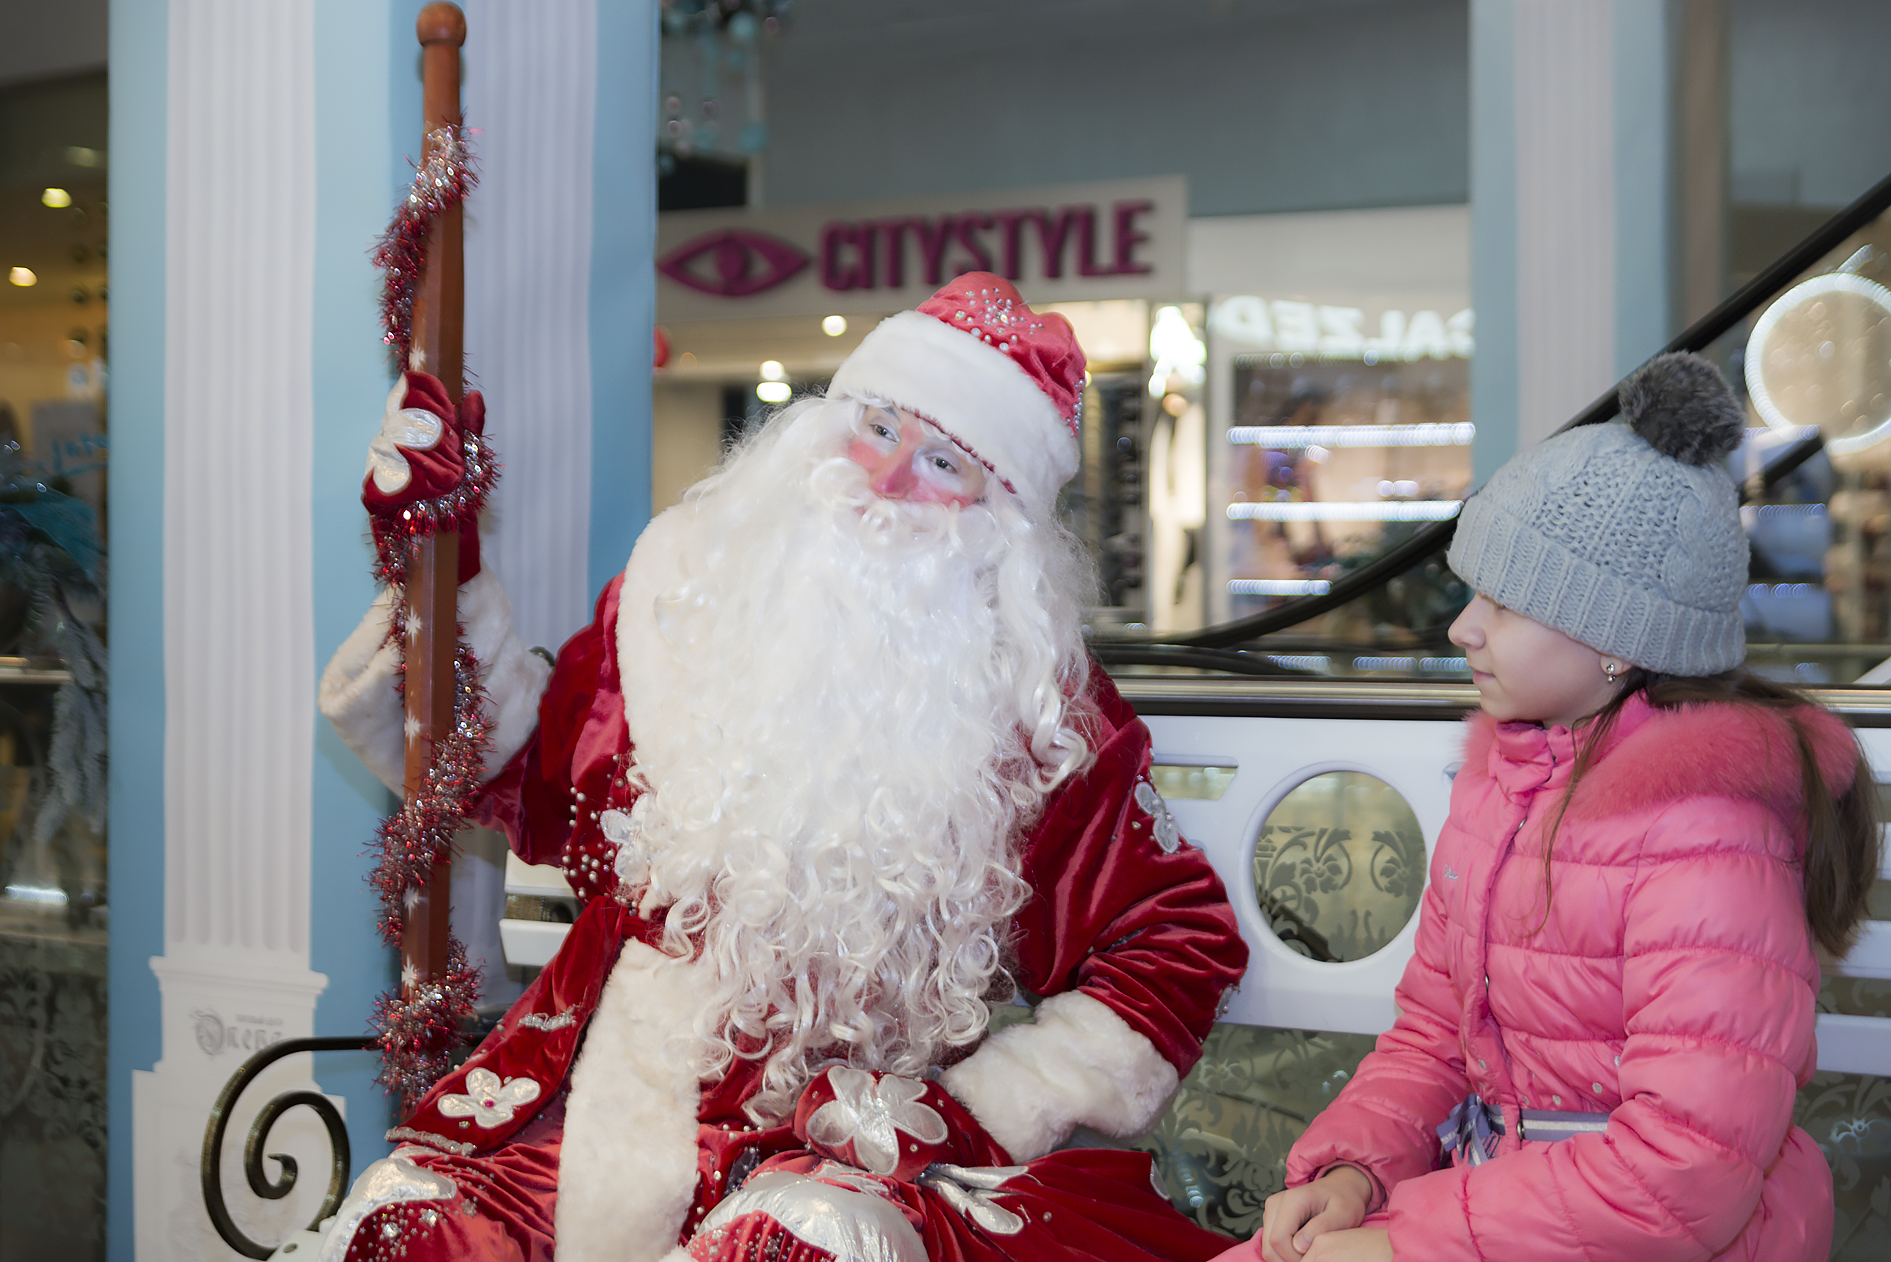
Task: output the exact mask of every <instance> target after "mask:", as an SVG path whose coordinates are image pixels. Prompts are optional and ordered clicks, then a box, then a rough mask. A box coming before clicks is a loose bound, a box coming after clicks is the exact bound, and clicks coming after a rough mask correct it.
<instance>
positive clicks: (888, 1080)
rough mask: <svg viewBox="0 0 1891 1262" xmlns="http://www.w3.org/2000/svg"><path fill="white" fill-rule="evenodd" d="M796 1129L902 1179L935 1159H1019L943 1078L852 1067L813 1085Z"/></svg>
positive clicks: (829, 1151) (812, 1144) (859, 1163)
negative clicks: (934, 1079) (949, 1090)
mask: <svg viewBox="0 0 1891 1262" xmlns="http://www.w3.org/2000/svg"><path fill="white" fill-rule="evenodd" d="M794 1133H795V1134H796V1135H797V1136H798V1137H799V1138H800V1139H801V1140H802V1141H803V1142H805V1143H806V1144H807V1146H808V1148H809V1149H810V1150H811V1151H813V1152H815V1153H817V1154H819V1155H821V1156H823V1157H827V1158H830V1159H831V1160H834V1161H839V1162H842V1163H844V1164H846V1165H850V1166H853V1167H855V1168H856V1169H860V1170H865V1171H867V1172H868V1173H870V1174H879V1175H886V1176H888V1177H891V1178H894V1179H899V1180H901V1181H902V1182H911V1181H912V1180H914V1179H916V1178H918V1177H919V1174H920V1172H921V1171H922V1170H924V1169H925V1168H926V1167H927V1166H929V1165H931V1164H933V1163H934V1162H935V1161H946V1162H951V1163H952V1164H953V1165H960V1166H1003V1165H1009V1164H1011V1155H1010V1154H1009V1153H1007V1152H1006V1151H1005V1150H1004V1149H1003V1148H1001V1147H1000V1146H999V1144H998V1141H997V1140H995V1139H993V1138H992V1137H991V1136H990V1135H988V1134H987V1133H986V1132H985V1128H984V1127H983V1126H980V1125H979V1124H978V1120H977V1119H976V1118H974V1117H973V1116H972V1115H971V1114H970V1113H968V1112H966V1110H965V1106H964V1105H962V1104H960V1103H959V1102H958V1101H957V1100H954V1099H953V1098H952V1097H951V1096H950V1095H948V1094H946V1090H945V1088H944V1087H941V1086H940V1085H939V1084H938V1083H936V1082H921V1081H919V1080H918V1079H916V1078H900V1077H897V1076H895V1075H893V1074H875V1073H868V1072H867V1071H866V1070H864V1069H853V1068H850V1067H848V1066H845V1065H834V1066H830V1067H829V1068H827V1069H825V1070H822V1071H821V1073H820V1074H819V1075H817V1076H816V1077H815V1078H814V1080H813V1081H811V1082H809V1083H808V1085H807V1087H806V1089H804V1090H803V1091H802V1093H801V1101H800V1103H799V1104H797V1105H796V1106H795V1111H794Z"/></svg>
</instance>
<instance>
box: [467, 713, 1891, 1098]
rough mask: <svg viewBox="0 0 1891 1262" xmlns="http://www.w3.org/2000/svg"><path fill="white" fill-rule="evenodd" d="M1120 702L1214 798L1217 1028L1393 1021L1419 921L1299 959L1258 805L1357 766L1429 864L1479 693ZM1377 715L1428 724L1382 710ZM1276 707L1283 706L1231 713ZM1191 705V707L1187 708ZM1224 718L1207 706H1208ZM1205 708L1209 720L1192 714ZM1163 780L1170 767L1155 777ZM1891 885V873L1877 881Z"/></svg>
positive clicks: (1846, 968) (1885, 962)
mask: <svg viewBox="0 0 1891 1262" xmlns="http://www.w3.org/2000/svg"><path fill="white" fill-rule="evenodd" d="M1120 682H1121V687H1122V690H1123V692H1124V695H1125V696H1127V697H1128V698H1129V699H1130V700H1131V702H1132V703H1133V704H1135V705H1136V706H1137V708H1138V710H1139V711H1141V712H1142V714H1143V718H1144V720H1145V721H1146V722H1147V723H1148V724H1149V727H1150V730H1151V732H1152V734H1153V735H1154V738H1155V749H1156V762H1157V764H1158V766H1159V767H1166V768H1170V769H1179V770H1180V771H1182V772H1183V773H1184V775H1186V772H1187V771H1189V770H1202V769H1212V771H1210V772H1209V774H1208V779H1210V780H1212V781H1213V782H1214V786H1215V788H1216V789H1218V790H1219V792H1218V793H1217V794H1216V795H1215V796H1208V795H1206V794H1204V795H1203V796H1200V797H1187V796H1181V795H1178V794H1175V793H1174V792H1172V791H1171V793H1170V794H1169V796H1168V798H1167V801H1168V805H1169V809H1170V811H1171V812H1173V814H1174V815H1175V819H1176V822H1177V824H1178V825H1180V827H1181V830H1182V834H1183V835H1184V836H1185V837H1187V838H1188V839H1189V840H1190V841H1192V842H1194V843H1195V844H1196V845H1198V846H1200V847H1201V848H1202V850H1203V851H1204V852H1205V853H1206V854H1207V855H1208V857H1209V859H1210V860H1211V861H1212V862H1213V863H1214V865H1215V870H1216V871H1217V872H1219V873H1220V874H1221V878H1222V881H1223V882H1224V883H1225V884H1226V886H1227V888H1228V894H1229V897H1230V899H1231V900H1232V901H1233V903H1234V907H1235V910H1236V913H1237V915H1238V916H1239V918H1240V923H1241V932H1242V936H1243V937H1245V938H1246V939H1247V943H1248V949H1249V952H1250V957H1249V965H1248V973H1247V977H1246V979H1245V980H1244V981H1243V983H1242V985H1241V988H1240V990H1239V991H1237V992H1236V993H1235V995H1234V996H1233V998H1232V1002H1231V1005H1230V1007H1229V1008H1228V1011H1227V1013H1226V1014H1225V1016H1224V1018H1223V1019H1224V1020H1227V1021H1232V1022H1236V1023H1239V1024H1242V1025H1255V1026H1271V1027H1276V1028H1281V1029H1298V1030H1330V1031H1337V1032H1341V1033H1352V1034H1377V1033H1379V1032H1381V1031H1383V1030H1385V1029H1386V1028H1387V1027H1388V1026H1390V1025H1391V1024H1392V1019H1393V1005H1392V991H1393V987H1394V986H1395V985H1396V984H1397V982H1398V979H1399V975H1400V973H1401V972H1403V970H1404V968H1405V962H1406V960H1407V959H1409V958H1410V956H1411V952H1412V943H1413V939H1414V937H1415V935H1416V932H1417V917H1416V916H1414V917H1413V918H1412V919H1411V920H1410V921H1408V922H1407V923H1406V925H1405V927H1404V928H1403V929H1402V930H1401V931H1399V933H1398V934H1397V935H1396V936H1394V937H1393V938H1392V940H1391V941H1390V942H1389V943H1388V944H1387V945H1386V946H1385V947H1383V948H1382V949H1380V950H1379V951H1377V952H1375V953H1374V954H1372V955H1370V956H1367V957H1366V958H1364V959H1359V960H1349V961H1345V962H1342V963H1328V962H1321V961H1316V960H1312V959H1309V958H1307V957H1306V956H1304V955H1301V954H1298V953H1296V952H1295V951H1293V950H1292V949H1290V948H1288V947H1287V946H1285V945H1283V944H1282V942H1281V941H1280V939H1279V938H1278V937H1276V936H1275V934H1274V933H1273V932H1272V930H1270V929H1269V928H1268V923H1267V917H1266V915H1265V914H1264V913H1263V911H1262V909H1261V904H1260V899H1259V896H1258V895H1257V893H1256V891H1255V888H1254V866H1253V849H1254V843H1255V839H1256V838H1257V837H1258V836H1259V834H1260V830H1261V828H1262V825H1263V824H1264V822H1265V821H1266V820H1267V817H1268V814H1269V812H1271V811H1272V810H1273V808H1274V807H1275V805H1277V804H1278V803H1279V802H1280V800H1281V799H1282V798H1283V797H1285V796H1286V795H1287V793H1289V792H1290V791H1291V790H1292V789H1294V788H1295V787H1296V786H1298V785H1300V784H1301V783H1303V782H1305V781H1306V780H1308V779H1311V778H1312V777H1314V776H1316V775H1319V774H1321V773H1322V772H1327V771H1360V772H1365V773H1367V774H1369V775H1372V776H1375V777H1377V778H1378V779H1379V780H1382V781H1384V782H1385V783H1386V784H1388V785H1390V786H1391V787H1392V788H1393V789H1395V790H1397V791H1398V793H1399V794H1400V796H1402V797H1403V798H1404V799H1405V801H1406V802H1407V804H1409V805H1410V806H1411V808H1412V812H1413V814H1414V815H1415V816H1416V817H1417V819H1418V823H1419V826H1420V828H1421V829H1422V830H1423V832H1424V835H1425V849H1426V854H1427V855H1428V856H1429V854H1430V852H1431V849H1432V847H1433V846H1434V845H1435V844H1436V843H1437V838H1438V830H1439V828H1440V827H1441V826H1442V825H1443V823H1444V819H1445V813H1446V811H1447V809H1448V807H1449V803H1450V791H1451V779H1450V775H1451V772H1452V770H1454V768H1455V764H1456V763H1457V762H1458V761H1459V746H1460V743H1461V741H1462V733H1461V724H1460V721H1459V718H1458V717H1457V716H1458V715H1459V714H1460V713H1461V712H1462V711H1463V710H1464V708H1465V707H1466V706H1468V705H1469V704H1472V703H1473V702H1474V700H1475V694H1474V693H1473V691H1472V690H1471V689H1470V688H1469V687H1468V686H1464V685H1423V684H1413V685H1384V684H1376V685H1375V684H1357V683H1346V684H1342V682H1341V681H1319V682H1317V683H1313V682H1308V683H1299V682H1296V683H1294V684H1282V683H1279V682H1277V681H1265V682H1256V681H1243V680H1220V679H1214V680H1189V679H1180V678H1162V679H1135V678H1131V679H1127V680H1124V681H1120ZM1825 699H1826V700H1828V701H1829V702H1831V703H1833V704H1835V705H1837V706H1838V707H1839V708H1840V709H1841V710H1843V711H1845V712H1847V714H1848V717H1850V718H1851V719H1852V720H1853V721H1854V722H1857V723H1861V724H1862V723H1865V722H1873V721H1877V722H1886V721H1891V698H1884V699H1882V700H1881V699H1880V698H1878V697H1876V696H1874V695H1873V694H1871V693H1869V692H1864V691H1862V690H1835V691H1833V692H1831V693H1829V694H1825ZM1350 702H1356V703H1357V706H1358V708H1359V715H1358V717H1330V716H1329V717H1321V716H1319V715H1317V714H1306V713H1292V711H1296V710H1319V709H1326V710H1334V709H1336V708H1338V707H1339V705H1340V704H1341V703H1350ZM1388 706H1391V707H1393V708H1398V709H1400V710H1401V711H1402V712H1404V713H1407V714H1413V715H1419V714H1426V713H1427V712H1429V714H1430V715H1431V717H1404V718H1388V717H1382V716H1383V714H1384V713H1386V711H1387V708H1388ZM1270 708H1271V709H1276V710H1280V711H1283V712H1282V713H1275V714H1266V713H1254V712H1249V713H1233V712H1229V711H1234V710H1248V711H1259V710H1266V709H1270ZM1189 710H1193V711H1196V712H1193V713H1188V712H1184V711H1189ZM1216 710H1220V711H1222V712H1220V713H1216V712H1213V711H1216ZM1203 711H1209V712H1203ZM1859 737H1860V739H1861V741H1862V742H1863V743H1864V746H1865V750H1866V753H1867V756H1868V757H1869V758H1870V760H1871V763H1872V765H1873V767H1874V768H1876V769H1878V773H1879V775H1881V776H1883V777H1885V778H1887V779H1891V726H1888V727H1865V726H1860V728H1859ZM1165 778H1166V779H1169V780H1174V779H1175V778H1176V776H1175V775H1174V774H1173V772H1172V773H1171V774H1170V775H1169V776H1167V777H1165ZM1884 875H1885V878H1886V879H1891V865H1887V871H1886V873H1885V874H1884ZM506 893H507V894H508V895H522V896H525V897H528V898H554V899H556V898H564V899H569V898H570V897H571V888H570V886H569V885H567V884H566V883H565V879H564V877H563V875H562V874H561V873H560V872H559V870H558V869H557V868H554V867H546V866H536V867H535V866H531V865H528V864H526V863H524V862H522V861H521V860H520V859H519V858H518V857H517V856H516V855H509V856H508V860H507V868H506ZM499 927H500V936H501V940H502V942H503V945H504V948H505V954H506V960H507V962H508V963H509V964H514V965H526V966H542V965H543V964H544V963H545V962H546V961H547V960H549V959H550V958H551V956H552V954H553V952H555V951H556V950H557V949H558V944H559V943H560V942H561V941H562V940H563V938H564V935H565V932H566V930H567V928H568V926H566V925H564V924H561V923H557V922H552V921H542V920H524V919H510V918H508V919H505V920H501V921H500V925H499ZM1827 972H1828V974H1829V975H1831V976H1835V977H1845V978H1874V979H1891V922H1884V921H1873V922H1870V923H1869V924H1867V925H1866V927H1865V931H1864V933H1863V934H1862V935H1861V936H1860V939H1859V943H1858V946H1857V947H1856V948H1855V949H1854V950H1853V951H1852V953H1851V955H1850V956H1848V957H1847V958H1846V959H1845V960H1843V961H1841V962H1838V963H1835V964H1829V965H1828V968H1827ZM1818 1034H1819V1068H1820V1069H1823V1070H1837V1071H1841V1072H1846V1073H1870V1074H1891V1018H1886V1017H1872V1016H1849V1015H1841V1014H1834V1013H1822V1014H1820V1016H1819V1026H1818Z"/></svg>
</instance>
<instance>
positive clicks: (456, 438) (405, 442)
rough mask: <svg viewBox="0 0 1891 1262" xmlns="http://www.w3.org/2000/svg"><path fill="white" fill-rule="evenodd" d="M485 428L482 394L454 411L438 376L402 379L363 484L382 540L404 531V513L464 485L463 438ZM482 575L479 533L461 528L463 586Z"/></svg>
mask: <svg viewBox="0 0 1891 1262" xmlns="http://www.w3.org/2000/svg"><path fill="white" fill-rule="evenodd" d="M485 427H486V401H485V400H484V399H483V398H481V397H480V394H479V392H478V391H477V390H475V391H471V392H469V393H468V394H467V395H466V397H465V398H463V399H461V400H460V403H459V406H458V407H457V408H455V407H454V405H453V400H452V399H451V398H449V397H448V395H447V391H446V385H445V384H444V383H443V382H442V381H441V380H440V379H439V378H438V377H435V376H433V375H432V374H431V373H424V372H409V373H405V374H403V375H402V378H401V380H400V381H398V382H396V383H395V384H394V388H393V390H391V391H390V392H389V393H388V396H387V409H386V411H384V412H383V413H382V415H381V432H380V433H379V434H377V435H375V438H374V441H373V442H371V443H369V444H368V471H367V474H366V476H364V477H363V478H362V480H361V504H362V507H364V508H366V509H367V510H368V515H369V516H370V517H371V518H373V519H374V525H375V534H376V536H377V538H378V537H379V536H380V535H381V534H382V533H383V531H385V530H398V529H399V523H400V514H401V511H402V510H403V509H408V508H411V507H413V506H414V505H416V504H419V503H421V502H423V501H427V500H437V499H439V498H440V497H441V496H444V495H447V494H449V493H450V492H452V491H453V490H454V488H456V487H458V486H459V485H460V482H461V481H462V480H463V479H464V478H465V476H466V454H465V446H464V436H465V435H467V434H479V433H481V432H483V431H484V429H485ZM402 533H405V532H402ZM477 573H479V531H478V530H477V529H462V530H461V531H460V563H459V581H460V582H462V583H464V582H466V581H467V580H468V579H470V578H472V577H473V575H475V574H477Z"/></svg>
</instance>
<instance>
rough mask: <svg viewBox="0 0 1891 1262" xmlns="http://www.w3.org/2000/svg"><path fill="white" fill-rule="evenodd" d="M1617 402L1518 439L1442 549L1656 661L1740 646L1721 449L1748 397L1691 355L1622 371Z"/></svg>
mask: <svg viewBox="0 0 1891 1262" xmlns="http://www.w3.org/2000/svg"><path fill="white" fill-rule="evenodd" d="M1620 398H1621V404H1622V417H1621V419H1620V420H1618V421H1612V422H1610V423H1608V424H1606V425H1585V426H1582V427H1580V428H1577V429H1573V430H1568V431H1566V432H1564V433H1561V434H1557V435H1555V436H1554V437H1551V438H1548V439H1546V440H1544V441H1543V442H1541V443H1539V444H1537V445H1536V446H1535V447H1533V448H1531V449H1530V450H1529V451H1525V452H1522V453H1520V454H1518V455H1517V456H1516V457H1515V458H1514V459H1512V460H1511V461H1510V462H1509V463H1507V464H1505V465H1504V467H1503V468H1501V469H1499V470H1498V471H1497V473H1496V476H1494V477H1492V478H1491V480H1490V482H1489V483H1488V484H1486V485H1485V486H1484V488H1483V489H1482V490H1481V491H1479V492H1478V493H1477V494H1476V495H1473V496H1472V497H1471V498H1470V499H1469V500H1467V501H1466V502H1465V505H1464V511H1463V513H1462V515H1461V516H1460V517H1459V518H1458V528H1457V533H1456V535H1455V536H1454V537H1453V538H1452V541H1451V551H1450V552H1449V553H1448V554H1447V556H1448V559H1449V561H1450V563H1451V568H1452V569H1453V570H1456V571H1457V572H1458V574H1459V575H1460V576H1461V577H1462V578H1463V579H1464V581H1465V582H1467V583H1469V584H1470V585H1471V586H1472V587H1473V588H1475V589H1476V590H1477V591H1479V592H1481V593H1483V594H1484V595H1485V596H1487V597H1489V598H1490V599H1491V600H1494V601H1496V602H1497V603H1498V604H1500V605H1504V606H1506V607H1508V608H1510V609H1514V610H1516V611H1517V612H1518V613H1521V614H1522V615H1524V616H1525V617H1526V618H1530V619H1533V620H1534V621H1537V622H1541V623H1543V624H1544V625H1545V626H1550V627H1554V628H1556V629H1557V630H1558V631H1561V632H1562V633H1563V634H1565V635H1567V636H1569V637H1570V638H1572V639H1575V640H1580V641H1581V642H1582V643H1584V644H1587V645H1588V646H1590V647H1591V648H1594V649H1599V650H1601V651H1602V652H1604V653H1610V654H1613V655H1615V656H1617V657H1620V658H1622V659H1624V660H1626V661H1628V662H1632V663H1634V664H1635V665H1637V666H1640V667H1643V668H1645V669H1647V670H1652V671H1656V672H1658V673H1660V674H1663V675H1714V674H1718V673H1720V672H1721V671H1724V670H1731V669H1733V668H1734V667H1735V666H1738V665H1739V664H1740V663H1741V662H1742V661H1744V660H1746V652H1747V646H1746V627H1745V625H1744V624H1743V622H1742V620H1741V617H1740V608H1739V606H1740V596H1741V593H1742V592H1744V591H1745V589H1746V581H1747V536H1746V531H1745V530H1744V529H1743V528H1742V527H1741V525H1740V511H1739V510H1740V497H1739V495H1738V493H1737V492H1736V491H1735V489H1734V484H1733V480H1732V478H1730V477H1729V476H1728V474H1727V472H1726V470H1725V468H1724V467H1723V465H1722V463H1721V462H1722V461H1723V459H1724V458H1725V457H1726V456H1727V455H1728V454H1729V453H1730V452H1732V451H1733V450H1734V448H1736V447H1737V446H1739V444H1740V440H1741V438H1742V436H1743V432H1744V430H1745V427H1746V413H1745V411H1744V410H1743V409H1742V408H1741V406H1740V404H1739V403H1738V402H1737V401H1736V400H1735V399H1734V397H1733V392H1732V391H1731V390H1729V389H1728V388H1727V383H1726V381H1725V379H1723V378H1722V377H1721V375H1720V372H1719V371H1718V370H1717V369H1716V368H1715V367H1714V366H1713V365H1712V364H1710V363H1708V362H1707V361H1706V360H1704V359H1702V358H1700V357H1699V356H1698V355H1686V354H1673V355H1661V356H1658V357H1656V358H1655V359H1652V360H1650V361H1649V362H1648V363H1646V364H1644V365H1643V366H1642V367H1640V368H1638V369H1636V370H1635V372H1634V373H1633V374H1632V375H1631V376H1630V377H1629V378H1628V380H1626V381H1624V382H1623V383H1622V387H1621V391H1620Z"/></svg>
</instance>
